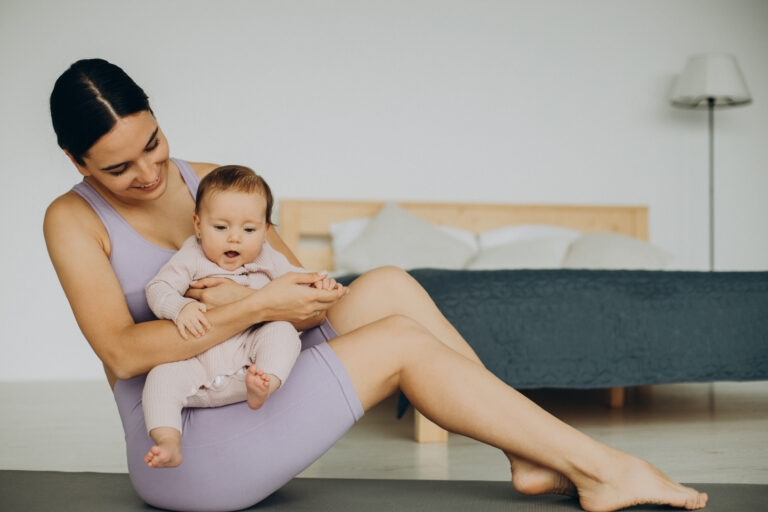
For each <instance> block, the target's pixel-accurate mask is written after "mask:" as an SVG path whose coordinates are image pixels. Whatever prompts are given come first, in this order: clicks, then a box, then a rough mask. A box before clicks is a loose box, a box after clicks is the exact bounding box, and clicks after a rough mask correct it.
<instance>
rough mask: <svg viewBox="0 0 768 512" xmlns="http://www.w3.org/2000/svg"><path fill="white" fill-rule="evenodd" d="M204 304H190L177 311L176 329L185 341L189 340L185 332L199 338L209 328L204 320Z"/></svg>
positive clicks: (208, 324) (209, 325)
mask: <svg viewBox="0 0 768 512" xmlns="http://www.w3.org/2000/svg"><path fill="white" fill-rule="evenodd" d="M205 310H206V309H205V304H203V303H202V302H197V301H195V302H190V303H188V304H187V305H186V306H184V307H183V308H181V311H179V315H178V316H177V317H176V328H177V329H178V330H179V334H181V337H182V338H184V339H185V340H187V339H189V337H188V336H187V331H189V332H190V334H192V335H194V336H195V337H196V338H199V337H200V336H202V335H203V334H205V333H206V332H208V329H210V328H211V323H210V322H209V321H208V319H207V318H205V314H204V313H205Z"/></svg>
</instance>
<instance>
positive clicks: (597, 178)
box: [0, 0, 768, 380]
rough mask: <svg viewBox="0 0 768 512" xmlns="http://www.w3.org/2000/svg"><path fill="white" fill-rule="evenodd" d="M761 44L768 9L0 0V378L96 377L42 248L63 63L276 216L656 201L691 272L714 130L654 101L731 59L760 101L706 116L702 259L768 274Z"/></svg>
mask: <svg viewBox="0 0 768 512" xmlns="http://www.w3.org/2000/svg"><path fill="white" fill-rule="evenodd" d="M766 49H768V2H766V1H765V0H737V1H724V0H723V1H712V0H709V1H702V0H649V1H643V2H637V1H629V0H626V1H615V0H586V1H579V2H573V1H571V0H550V1H533V0H531V1H527V2H526V1H522V0H517V1H511V0H509V1H501V0H500V1H470V0H465V1H441V0H433V1H401V0H398V1H392V0H387V1H380V2H360V1H354V0H339V1H330V0H328V1H316V2H283V1H279V0H273V1H259V2H253V1H247V0H243V1H221V2H204V1H199V0H198V1H190V0H184V1H163V2H156V1H143V0H142V1H132V2H101V1H98V0H69V1H67V2H57V1H53V0H50V1H42V0H3V2H2V3H0V64H1V67H0V107H1V110H0V112H1V115H2V122H1V123H0V155H1V156H2V161H3V163H4V172H3V175H4V177H3V179H2V187H1V188H0V194H1V195H0V212H1V213H2V218H3V219H4V222H5V226H6V229H5V230H4V231H5V237H4V238H5V240H4V242H3V243H2V248H1V249H0V251H2V254H1V255H0V257H1V258H2V263H3V264H4V266H5V272H4V279H3V282H2V286H1V287H0V290H1V291H0V301H1V302H0V314H1V315H2V322H0V380H17V379H18V380H24V379H69V378H72V379H78V378H100V377H101V375H102V371H101V368H100V366H99V362H98V360H97V359H96V358H95V356H93V355H92V353H91V352H90V349H89V348H88V346H87V343H86V342H85V340H84V339H83V338H82V335H81V334H80V333H79V331H78V329H77V326H76V325H75V322H74V320H73V317H72V314H71V312H70V311H69V307H68V304H67V303H66V299H65V297H64V295H63V293H62V292H61V291H60V289H59V286H58V282H57V280H56V276H55V274H54V272H53V269H52V267H51V265H50V263H49V261H48V257H47V254H46V252H45V246H44V242H43V237H42V233H41V225H42V218H43V213H44V210H45V207H46V205H47V204H48V203H49V202H50V201H51V200H52V199H53V198H54V197H56V196H57V195H59V194H61V193H64V192H65V191H66V190H68V189H69V188H70V187H71V186H72V185H73V184H74V183H75V182H76V181H77V180H78V174H77V173H76V171H75V169H74V168H73V167H72V166H71V164H70V163H69V162H68V161H67V160H66V158H65V157H64V155H63V154H62V153H61V152H60V150H59V149H58V147H57V146H56V142H55V138H54V135H53V130H52V129H51V127H50V119H49V113H48V106H47V101H48V96H49V94H50V90H51V87H52V86H53V82H54V80H55V79H56V77H57V76H58V75H59V74H60V73H61V72H62V71H64V69H66V68H67V67H68V66H69V64H70V63H71V62H73V61H75V60H77V59H79V58H86V57H95V56H100V57H103V58H106V59H108V60H110V61H112V62H115V63H117V64H118V65H120V66H122V67H123V68H124V69H125V70H126V71H127V72H128V73H129V74H130V75H131V76H132V77H133V78H134V79H135V80H136V81H137V82H138V83H139V84H140V85H142V87H144V89H145V90H146V91H147V92H148V93H149V94H150V97H151V101H152V105H153V107H154V109H155V112H156V114H157V116H158V118H159V120H160V123H161V125H162V127H163V129H164V131H165V133H166V135H167V136H168V138H169V139H170V142H171V150H172V154H173V155H176V156H179V157H182V158H186V159H189V160H203V161H212V162H218V163H244V164H247V165H250V166H252V167H254V168H255V169H257V170H259V171H260V172H262V173H263V174H264V175H265V176H266V177H267V179H268V180H269V181H270V183H271V185H272V187H273V189H274V190H275V191H276V195H277V196H278V197H299V198H350V199H365V198H367V199H411V200H434V201H443V200H445V201H502V202H526V203H539V202H542V203H563V202H565V203H577V204H578V203H603V204H638V205H648V206H649V207H650V231H651V241H652V242H653V243H655V244H657V245H660V246H662V247H664V248H666V249H667V250H669V251H670V252H672V253H674V254H676V256H677V260H676V267H677V268H683V269H693V270H697V269H704V268H706V265H707V229H708V228H707V210H706V208H707V188H706V187H707V181H706V177H707V123H706V113H704V112H697V111H685V110H677V109H673V108H672V107H670V106H669V103H668V96H669V91H670V88H671V87H672V84H673V80H674V78H675V76H676V75H677V74H678V73H680V72H681V71H682V68H683V66H684V64H685V61H686V58H687V56H688V55H690V54H693V53H699V52H707V51H725V52H730V53H733V54H735V55H736V56H737V57H738V59H739V62H740V63H741V67H742V69H743V71H744V74H745V76H746V79H747V82H748V84H749V87H750V89H751V91H752V95H753V97H754V98H755V101H754V103H753V104H752V105H750V106H747V107H742V108H734V109H730V110H723V111H718V112H717V114H716V132H717V133H716V153H715V155H716V168H715V169H716V175H717V190H716V195H717V198H716V201H717V218H716V232H717V240H716V243H717V247H716V259H717V262H718V268H719V269H737V270H766V269H768V237H767V236H766V233H768V229H767V227H768V221H767V220H766V219H768V201H766V195H768V169H767V168H766V167H767V166H768V164H766V162H768V143H766V142H767V141H768V65H767V64H766ZM94 314H99V312H94Z"/></svg>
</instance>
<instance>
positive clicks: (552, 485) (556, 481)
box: [506, 453, 577, 496]
mask: <svg viewBox="0 0 768 512" xmlns="http://www.w3.org/2000/svg"><path fill="white" fill-rule="evenodd" d="M506 456H507V458H508V459H509V466H510V469H511V470H512V485H513V486H514V487H515V490H516V491H517V492H519V493H520V494H527V495H529V496H534V495H538V494H563V495H565V496H576V495H577V494H576V486H575V485H573V482H571V481H570V480H568V478H567V477H566V476H565V475H563V474H561V473H558V472H557V471H555V470H554V469H549V468H545V467H543V466H539V465H537V464H534V463H533V462H530V461H528V460H526V459H522V458H520V457H516V456H514V455H512V454H510V453H507V454H506Z"/></svg>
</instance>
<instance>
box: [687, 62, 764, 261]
mask: <svg viewBox="0 0 768 512" xmlns="http://www.w3.org/2000/svg"><path fill="white" fill-rule="evenodd" d="M751 102H752V97H751V96H750V95H749V91H748V90H747V84H746V82H745V81H744V76H743V75H742V74H741V69H739V64H738V62H736V58H735V57H734V56H732V55H727V54H723V53H706V54H701V55H694V56H692V57H689V58H688V63H687V64H686V65H685V70H683V74H682V75H680V77H679V78H678V81H677V86H676V87H675V91H674V93H673V94H672V104H673V105H674V106H676V107H682V108H694V109H707V110H708V111H709V270H710V271H712V270H715V234H714V229H715V228H714V225H715V206H714V196H715V176H714V175H715V168H714V165H715V162H714V146H715V116H714V111H715V108H720V107H734V106H737V105H746V104H748V103H751Z"/></svg>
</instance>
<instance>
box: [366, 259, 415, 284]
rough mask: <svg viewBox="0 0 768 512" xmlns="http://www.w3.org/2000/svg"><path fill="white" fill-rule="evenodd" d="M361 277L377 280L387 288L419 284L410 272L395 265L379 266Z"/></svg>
mask: <svg viewBox="0 0 768 512" xmlns="http://www.w3.org/2000/svg"><path fill="white" fill-rule="evenodd" d="M360 277H361V279H362V278H364V279H365V280H373V281H376V283H377V284H378V285H381V286H384V287H386V288H387V289H397V288H401V287H402V286H403V285H413V284H417V282H416V280H415V279H413V278H412V277H411V276H410V274H408V272H406V271H405V270H403V269H401V268H400V267H395V266H394V265H386V266H383V267H377V268H375V269H373V270H369V271H368V272H366V273H365V274H363V275H362V276H360Z"/></svg>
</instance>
